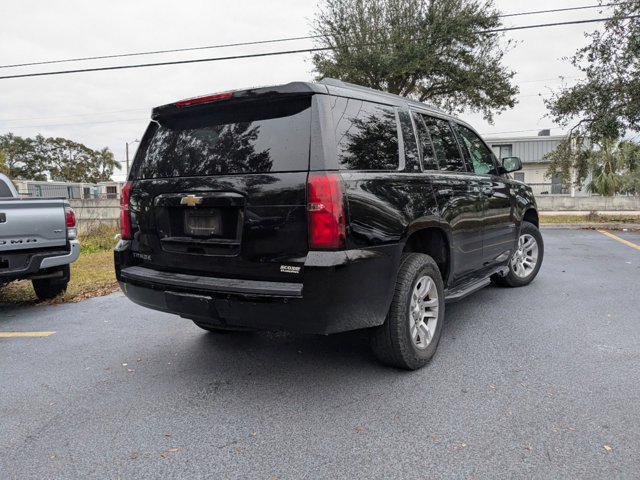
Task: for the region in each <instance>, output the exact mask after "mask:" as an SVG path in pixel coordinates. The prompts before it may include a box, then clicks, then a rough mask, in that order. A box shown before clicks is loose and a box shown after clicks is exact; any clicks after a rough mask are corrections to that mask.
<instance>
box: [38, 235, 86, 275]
mask: <svg viewBox="0 0 640 480" xmlns="http://www.w3.org/2000/svg"><path fill="white" fill-rule="evenodd" d="M69 247H70V248H69V253H67V254H65V255H59V256H55V257H47V258H45V259H43V260H42V263H41V264H40V268H51V267H59V266H61V265H69V264H70V263H73V262H75V261H76V260H78V257H80V242H79V241H78V240H71V241H70V242H69Z"/></svg>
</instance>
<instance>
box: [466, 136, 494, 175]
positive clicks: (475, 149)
mask: <svg viewBox="0 0 640 480" xmlns="http://www.w3.org/2000/svg"><path fill="white" fill-rule="evenodd" d="M458 131H459V132H460V136H461V137H462V143H463V144H464V146H465V147H466V149H467V151H468V152H469V158H470V159H471V164H472V165H473V171H474V172H475V173H481V174H485V173H489V172H492V171H494V164H493V154H492V153H491V150H489V148H488V147H487V146H486V145H485V144H484V142H483V141H482V140H481V139H480V137H478V135H476V134H475V133H474V132H473V131H472V130H470V129H469V128H467V127H465V126H464V125H458Z"/></svg>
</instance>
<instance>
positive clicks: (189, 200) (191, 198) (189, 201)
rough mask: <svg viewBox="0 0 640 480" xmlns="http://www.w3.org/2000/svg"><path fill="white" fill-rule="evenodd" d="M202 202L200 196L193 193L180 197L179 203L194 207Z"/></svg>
mask: <svg viewBox="0 0 640 480" xmlns="http://www.w3.org/2000/svg"><path fill="white" fill-rule="evenodd" d="M201 203H202V197H196V196H195V195H187V196H186V197H182V198H181V199H180V205H188V206H189V207H195V206H196V205H200V204H201Z"/></svg>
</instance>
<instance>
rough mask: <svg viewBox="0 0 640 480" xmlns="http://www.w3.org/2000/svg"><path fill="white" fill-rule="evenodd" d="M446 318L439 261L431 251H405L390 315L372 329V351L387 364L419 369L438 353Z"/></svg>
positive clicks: (370, 337) (370, 338)
mask: <svg viewBox="0 0 640 480" xmlns="http://www.w3.org/2000/svg"><path fill="white" fill-rule="evenodd" d="M443 321H444V285H443V283H442V276H441V275H440V270H439V269H438V265H436V262H434V261H433V259H432V258H431V257H430V256H428V255H423V254H421V253H405V254H403V255H402V260H401V262H400V269H399V271H398V278H397V280H396V286H395V292H394V295H393V300H392V302H391V308H390V309H389V313H388V315H387V319H386V320H385V322H384V323H383V324H382V325H381V326H379V327H375V328H373V329H371V330H370V334H369V335H370V336H369V340H370V343H371V349H372V350H373V353H374V354H375V355H376V357H377V358H378V360H380V361H381V362H382V363H385V364H387V365H391V366H393V367H398V368H404V369H407V370H416V369H418V368H420V367H422V366H424V365H425V364H426V363H427V362H428V361H429V360H431V357H433V355H434V354H435V353H436V348H437V347H438V341H439V340H440V334H441V333H442V325H443Z"/></svg>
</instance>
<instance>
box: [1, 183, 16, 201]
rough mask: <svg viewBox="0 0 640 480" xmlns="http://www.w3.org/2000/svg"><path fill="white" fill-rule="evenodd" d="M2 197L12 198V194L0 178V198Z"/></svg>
mask: <svg viewBox="0 0 640 480" xmlns="http://www.w3.org/2000/svg"><path fill="white" fill-rule="evenodd" d="M3 197H4V198H7V197H13V192H12V191H11V188H9V185H8V184H7V183H5V181H4V180H3V179H2V178H0V198H3Z"/></svg>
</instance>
